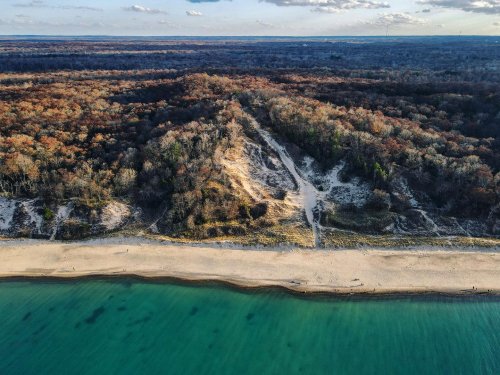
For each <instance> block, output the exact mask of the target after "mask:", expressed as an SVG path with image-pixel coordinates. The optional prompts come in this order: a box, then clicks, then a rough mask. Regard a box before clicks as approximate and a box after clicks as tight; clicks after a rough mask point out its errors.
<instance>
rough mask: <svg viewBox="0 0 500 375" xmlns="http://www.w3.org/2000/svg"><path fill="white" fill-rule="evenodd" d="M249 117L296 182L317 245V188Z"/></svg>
mask: <svg viewBox="0 0 500 375" xmlns="http://www.w3.org/2000/svg"><path fill="white" fill-rule="evenodd" d="M250 118H251V120H252V125H253V126H254V128H255V129H256V130H257V132H258V133H259V134H260V135H261V137H262V138H264V140H265V141H266V143H267V144H268V145H269V147H271V149H273V150H274V151H275V152H276V153H277V154H278V156H279V157H280V159H281V161H282V162H283V165H284V166H285V168H286V169H287V170H288V171H289V172H290V174H291V175H292V176H293V178H294V180H295V181H296V182H297V185H298V187H299V194H300V196H301V200H302V204H303V207H304V211H305V213H306V218H307V222H308V223H309V225H310V226H311V228H312V231H313V238H314V245H315V246H316V247H319V245H320V242H321V237H320V225H319V223H318V221H317V220H316V219H315V218H314V210H315V209H316V207H317V205H318V190H317V189H316V187H314V185H313V184H312V183H310V182H309V181H308V180H307V179H306V178H304V177H302V175H301V173H300V170H299V168H298V167H297V165H296V164H295V162H294V161H293V159H292V158H291V156H290V155H289V154H288V152H287V151H286V149H285V147H283V146H282V145H280V144H279V143H278V142H277V141H276V140H275V139H274V138H273V137H272V136H271V134H270V133H269V132H268V131H267V130H264V129H263V128H262V127H261V126H260V124H259V123H258V122H257V121H256V120H255V119H254V118H253V117H250Z"/></svg>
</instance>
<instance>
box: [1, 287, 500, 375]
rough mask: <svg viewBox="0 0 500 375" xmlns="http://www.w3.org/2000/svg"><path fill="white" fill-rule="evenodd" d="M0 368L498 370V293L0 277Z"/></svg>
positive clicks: (317, 371)
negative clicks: (369, 293) (411, 293)
mask: <svg viewBox="0 0 500 375" xmlns="http://www.w3.org/2000/svg"><path fill="white" fill-rule="evenodd" d="M0 322H1V323H0V374H2V375H7V374H23V375H25V374H95V375H98V374H237V375H239V374H259V375H263V374H384V375H385V374H419V375H420V374H454V375H457V374H468V375H469V374H495V375H496V374H500V299H499V298H477V297H476V298H465V299H464V298H462V299H457V298H444V297H443V298H437V297H436V298H408V297H406V298H392V299H355V300H353V299H334V298H331V297H316V298H300V297H297V296H293V295H289V294H286V293H284V292H278V291H259V292H242V291H237V290H232V289H228V288H223V287H218V286H192V285H176V284H160V283H146V282H140V281H133V280H113V281H104V280H102V281H89V280H88V281H79V282H40V281H33V282H29V281H8V282H0Z"/></svg>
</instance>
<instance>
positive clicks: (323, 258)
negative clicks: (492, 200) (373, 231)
mask: <svg viewBox="0 0 500 375" xmlns="http://www.w3.org/2000/svg"><path fill="white" fill-rule="evenodd" d="M117 277H118V278H134V279H143V280H150V281H154V282H164V281H180V282H183V283H186V282H188V283H212V282H213V283H216V284H223V285H229V286H232V287H237V288H241V289H260V288H265V289H270V288H276V289H284V290H287V291H289V292H292V293H300V294H304V293H306V294H312V295H316V294H327V295H337V296H352V295H355V296H356V295H357V296H378V295H380V296H382V295H384V296H391V295H433V294H434V295H448V296H470V295H495V296H499V295H500V252H495V251H491V250H489V251H470V250H461V249H459V250H456V251H453V250H449V249H445V250H437V249H432V250H423V249H418V250H399V249H384V250H380V249H362V250H323V249H322V250H306V249H293V250H283V249H255V250H248V248H245V247H242V246H238V245H234V246H233V247H232V248H228V247H225V246H221V247H216V246H203V245H201V246H200V245H194V246H190V245H186V244H182V245H177V244H165V243H161V242H154V241H151V240H147V239H141V238H118V239H113V240H111V241H106V240H105V239H104V240H98V241H96V240H94V241H86V242H71V243H66V242H49V241H41V240H34V241H33V240H30V241H23V240H21V241H19V240H13V241H7V242H4V243H2V242H0V280H12V279H45V280H61V279H63V280H72V279H82V278H94V279H95V278H100V279H108V278H117Z"/></svg>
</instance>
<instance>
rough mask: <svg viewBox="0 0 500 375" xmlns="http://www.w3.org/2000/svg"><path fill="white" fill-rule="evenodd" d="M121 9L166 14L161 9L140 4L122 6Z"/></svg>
mask: <svg viewBox="0 0 500 375" xmlns="http://www.w3.org/2000/svg"><path fill="white" fill-rule="evenodd" d="M123 10H126V11H128V12H137V13H147V14H167V12H165V11H163V10H161V9H155V8H147V7H145V6H142V5H132V6H129V7H123Z"/></svg>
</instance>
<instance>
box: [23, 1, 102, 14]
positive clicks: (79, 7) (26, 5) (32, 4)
mask: <svg viewBox="0 0 500 375" xmlns="http://www.w3.org/2000/svg"><path fill="white" fill-rule="evenodd" d="M14 6H15V7H18V8H50V9H63V10H71V9H77V10H91V11H95V12H100V11H102V8H96V7H90V6H85V5H48V4H45V2H43V1H41V0H33V1H30V2H29V3H18V4H14Z"/></svg>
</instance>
